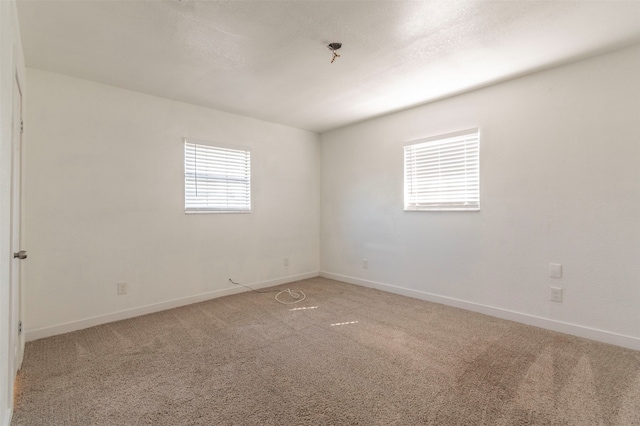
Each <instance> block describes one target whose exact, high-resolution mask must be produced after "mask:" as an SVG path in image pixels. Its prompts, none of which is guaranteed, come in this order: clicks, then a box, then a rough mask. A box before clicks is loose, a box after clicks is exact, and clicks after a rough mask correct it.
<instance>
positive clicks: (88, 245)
mask: <svg viewBox="0 0 640 426" xmlns="http://www.w3.org/2000/svg"><path fill="white" fill-rule="evenodd" d="M27 81H28V83H29V89H30V90H29V94H28V114H29V116H30V121H31V124H30V127H29V135H28V143H29V155H28V158H27V164H26V167H27V177H28V180H27V185H26V194H25V195H26V201H27V203H28V207H29V208H28V210H27V212H26V222H27V225H28V229H27V235H26V239H27V247H28V248H29V262H28V265H27V266H26V279H27V290H26V304H27V306H28V307H29V309H28V312H27V318H26V327H27V339H33V338H38V337H43V336H46V335H51V334H56V333H59V332H64V331H68V330H72V329H76V328H81V327H86V326H89V325H93V324H97V323H102V322H105V321H109V320H113V319H118V318H124V317H127V316H132V315H136V314H141V313H144V312H150V311H154V310H158V309H162V308H167V307H171V306H176V305H179V304H184V303H189V302H193V301H198V300H203V299H206V298H211V297H214V296H219V295H224V294H229V293H232V292H237V291H240V290H244V289H242V288H240V287H235V286H233V285H232V284H230V283H229V282H228V278H232V279H234V280H235V281H237V282H241V283H243V284H248V285H256V286H265V285H270V284H277V283H280V282H287V281H291V280H295V279H299V278H302V277H307V276H316V275H317V274H318V269H319V158H320V146H319V137H318V135H317V134H315V133H311V132H307V131H302V130H297V129H293V128H289V127H285V126H282V125H277V124H271V123H267V122H263V121H258V120H254V119H250V118H246V117H241V116H238V115H234V114H228V113H224V112H220V111H214V110H210V109H206V108H201V107H196V106H193V105H189V104H184V103H179V102H175V101H170V100H167V99H162V98H157V97H152V96H148V95H143V94H140V93H136V92H131V91H127V90H123V89H119V88H115V87H110V86H104V85H99V84H95V83H91V82H88V81H84V80H79V79H74V78H71V77H66V76H62V75H58V74H53V73H49V72H44V71H40V70H36V69H28V70H27ZM183 137H191V138H196V139H202V140H207V141H214V142H215V141H217V142H221V143H225V144H237V145H243V146H249V147H250V148H251V150H252V151H251V160H252V204H253V211H252V213H250V214H189V215H187V214H185V213H184V167H183V161H184V154H183V152H184V151H183V150H184V147H183V140H182V138H183ZM285 256H286V257H289V258H290V266H289V267H288V268H285V267H284V257H285ZM119 281H125V282H128V283H129V293H128V294H127V295H124V296H118V295H117V294H116V283H117V282H119ZM149 305H151V306H149ZM122 311H125V312H122Z"/></svg>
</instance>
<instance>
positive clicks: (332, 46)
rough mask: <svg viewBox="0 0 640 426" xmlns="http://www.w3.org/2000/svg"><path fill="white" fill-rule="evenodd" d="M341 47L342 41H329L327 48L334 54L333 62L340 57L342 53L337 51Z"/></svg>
mask: <svg viewBox="0 0 640 426" xmlns="http://www.w3.org/2000/svg"><path fill="white" fill-rule="evenodd" d="M341 47H342V43H337V42H334V43H329V45H328V46H327V48H329V50H330V51H331V53H332V54H333V57H332V58H331V63H333V62H334V61H335V60H336V58H339V57H340V55H338V54H337V53H336V50H338V49H340V48H341Z"/></svg>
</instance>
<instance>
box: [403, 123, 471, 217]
mask: <svg viewBox="0 0 640 426" xmlns="http://www.w3.org/2000/svg"><path fill="white" fill-rule="evenodd" d="M479 154H480V137H479V132H478V129H472V130H466V131H462V132H457V133H450V134H447V135H441V136H436V137H432V138H426V139H420V140H416V141H411V142H408V143H406V144H405V146H404V209H405V210H467V211H468V210H471V211H474V210H475V211H477V210H480V155H479Z"/></svg>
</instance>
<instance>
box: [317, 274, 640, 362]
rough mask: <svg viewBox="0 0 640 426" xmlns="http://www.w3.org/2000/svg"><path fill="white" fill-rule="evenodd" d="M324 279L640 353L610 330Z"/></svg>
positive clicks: (637, 345) (632, 340)
mask: <svg viewBox="0 0 640 426" xmlns="http://www.w3.org/2000/svg"><path fill="white" fill-rule="evenodd" d="M320 276H321V277H325V278H330V279H332V280H336V281H343V282H346V283H350V284H355V285H360V286H363V287H370V288H375V289H378V290H382V291H387V292H390V293H396V294H400V295H402V296H407V297H413V298H414V299H421V300H426V301H428V302H434V303H440V304H442V305H448V306H453V307H455V308H461V309H466V310H468V311H473V312H479V313H481V314H485V315H490V316H492V317H497V318H502V319H506V320H509V321H515V322H519V323H522V324H526V325H532V326H534V327H540V328H544V329H547V330H552V331H557V332H560V333H565V334H571V335H573V336H577V337H584V338H586V339H591V340H597V341H599V342H603V343H609V344H612V345H617V346H622V347H625V348H629V349H635V350H640V339H639V338H637V337H632V336H625V335H623V334H617V333H612V332H610V331H604V330H598V329H595V328H590V327H585V326H582V325H577V324H570V323H566V322H562V321H556V320H552V319H548V318H542V317H538V316H535V315H529V314H523V313H520V312H515V311H510V310H507V309H502V308H496V307H493V306H488V305H482V304H479V303H474V302H469V301H466V300H460V299H455V298H452V297H446V296H440V295H437V294H433V293H427V292H423V291H418V290H412V289H408V288H404V287H397V286H393V285H389V284H383V283H379V282H375V281H368V280H363V279H360V278H354V277H349V276H346V275H340V274H334V273H331V272H326V271H321V272H320Z"/></svg>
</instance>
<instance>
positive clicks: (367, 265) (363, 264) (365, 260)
mask: <svg viewBox="0 0 640 426" xmlns="http://www.w3.org/2000/svg"><path fill="white" fill-rule="evenodd" d="M362 269H369V261H368V260H367V259H362Z"/></svg>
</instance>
